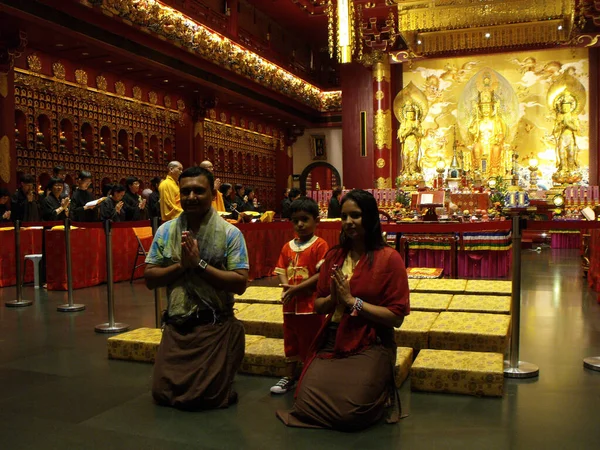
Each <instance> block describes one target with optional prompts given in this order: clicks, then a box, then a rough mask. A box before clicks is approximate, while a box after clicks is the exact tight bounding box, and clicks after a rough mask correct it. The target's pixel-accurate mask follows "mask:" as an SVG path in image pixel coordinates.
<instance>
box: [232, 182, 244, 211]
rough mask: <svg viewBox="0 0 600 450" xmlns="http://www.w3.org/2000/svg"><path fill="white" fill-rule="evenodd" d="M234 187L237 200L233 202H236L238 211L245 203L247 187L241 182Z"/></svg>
mask: <svg viewBox="0 0 600 450" xmlns="http://www.w3.org/2000/svg"><path fill="white" fill-rule="evenodd" d="M233 189H234V190H235V201H234V202H233V203H234V204H235V208H236V209H237V210H238V211H241V210H240V208H241V207H242V205H243V204H244V203H245V201H244V196H245V195H246V189H244V186H243V185H241V184H239V183H238V184H236V185H235V186H234V187H233Z"/></svg>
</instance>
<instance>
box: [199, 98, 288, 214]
mask: <svg viewBox="0 0 600 450" xmlns="http://www.w3.org/2000/svg"><path fill="white" fill-rule="evenodd" d="M284 136H285V134H284V132H283V131H281V130H279V129H276V128H274V127H271V126H269V125H264V124H262V123H256V122H255V121H254V120H252V119H246V118H243V117H242V118H240V117H239V116H235V115H232V114H230V113H228V112H225V111H221V112H217V111H216V110H214V109H211V110H209V111H208V117H207V118H206V119H205V121H204V155H203V158H204V159H208V160H210V161H211V162H212V163H213V166H214V168H215V176H217V177H219V178H220V179H221V181H222V182H224V183H230V184H232V185H234V184H236V183H239V184H242V185H244V186H245V187H253V188H254V190H255V193H256V197H257V198H258V201H259V203H260V204H261V207H264V208H266V209H274V208H275V207H276V201H277V192H276V185H275V183H276V178H275V177H276V171H277V169H276V168H277V163H276V158H277V151H278V150H279V149H284V148H285V145H284Z"/></svg>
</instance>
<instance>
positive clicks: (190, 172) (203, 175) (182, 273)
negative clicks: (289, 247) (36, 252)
mask: <svg viewBox="0 0 600 450" xmlns="http://www.w3.org/2000/svg"><path fill="white" fill-rule="evenodd" d="M179 188H180V192H181V205H182V207H183V213H182V214H181V215H180V216H179V217H178V218H177V219H175V220H171V221H169V222H166V223H164V224H163V225H161V226H160V228H159V229H158V231H157V233H156V235H155V236H154V241H153V242H152V246H151V248H150V252H149V253H148V256H147V258H146V263H147V264H148V265H147V266H146V271H145V274H144V277H145V278H146V285H147V286H148V288H150V289H156V288H158V287H164V286H166V287H167V295H168V306H167V311H166V314H165V316H164V322H165V327H164V331H163V334H162V340H161V343H160V347H159V349H158V353H157V355H156V360H155V363H154V375H153V384H152V395H153V397H154V400H155V401H156V402H157V403H158V404H160V405H165V406H173V407H175V408H179V409H186V410H196V409H208V408H226V407H227V406H229V405H231V404H233V403H235V402H236V401H237V393H236V392H235V391H234V390H233V386H232V384H233V378H234V375H235V373H236V372H237V370H238V368H239V367H240V365H241V363H242V359H243V358H244V341H245V336H244V327H243V325H242V323H241V322H240V321H238V320H237V319H236V318H235V317H234V315H233V303H234V298H233V294H234V293H235V294H238V295H241V294H243V293H244V291H245V290H246V283H247V280H248V268H249V266H248V253H247V250H246V243H245V241H244V237H243V235H242V233H241V231H240V230H239V229H238V228H236V227H235V226H233V225H231V224H230V223H229V222H227V221H225V220H222V219H221V218H220V217H219V215H218V214H217V212H216V211H215V210H214V208H212V201H213V197H214V196H215V188H214V178H213V175H212V173H211V172H209V171H208V170H206V169H203V168H201V167H191V168H189V169H186V170H185V171H183V173H182V174H181V177H180V186H179Z"/></svg>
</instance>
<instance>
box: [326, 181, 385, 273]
mask: <svg viewBox="0 0 600 450" xmlns="http://www.w3.org/2000/svg"><path fill="white" fill-rule="evenodd" d="M348 200H352V201H353V202H354V203H356V204H357V205H358V207H359V208H360V210H361V215H362V227H363V229H364V230H365V237H364V239H365V250H366V252H367V258H368V261H369V264H372V263H373V252H374V251H375V250H379V249H381V248H384V247H385V246H386V243H385V241H384V240H383V235H382V233H381V222H380V221H379V207H378V206H377V200H375V197H373V195H372V194H370V193H368V192H367V191H363V190H362V189H354V190H352V191H350V192H348V193H347V194H346V195H345V196H344V198H343V199H342V203H341V206H342V207H343V206H344V203H346V202H347V201H348ZM334 248H338V249H344V250H345V251H350V250H352V239H349V238H348V237H347V236H346V233H344V229H343V227H342V232H341V233H340V243H339V245H337V246H335V247H334ZM332 250H333V249H332Z"/></svg>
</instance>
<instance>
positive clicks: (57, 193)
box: [41, 178, 71, 221]
mask: <svg viewBox="0 0 600 450" xmlns="http://www.w3.org/2000/svg"><path fill="white" fill-rule="evenodd" d="M63 189H64V181H63V180H62V179H61V178H50V182H49V183H48V185H47V186H46V191H47V192H48V195H46V197H45V198H44V200H42V205H41V206H42V220H45V221H54V220H64V219H65V218H66V217H67V216H68V215H69V205H70V203H71V199H70V198H69V197H63V196H62V193H63Z"/></svg>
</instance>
